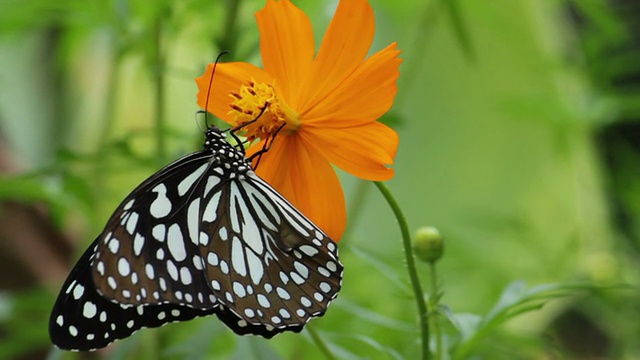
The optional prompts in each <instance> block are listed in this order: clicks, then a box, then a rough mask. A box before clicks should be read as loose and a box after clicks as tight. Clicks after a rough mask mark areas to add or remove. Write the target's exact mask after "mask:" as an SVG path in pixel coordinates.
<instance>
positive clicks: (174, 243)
mask: <svg viewBox="0 0 640 360" xmlns="http://www.w3.org/2000/svg"><path fill="white" fill-rule="evenodd" d="M210 158H211V156H210V155H208V154H204V153H196V154H192V155H190V156H188V157H185V158H183V159H181V160H178V161H177V162H175V163H173V164H171V165H169V166H168V167H167V168H168V169H169V170H170V171H160V172H159V173H158V174H157V175H155V176H153V177H151V178H149V179H148V180H147V181H145V182H144V183H143V184H142V185H140V186H139V187H138V188H137V189H136V190H134V191H133V192H132V193H131V195H130V196H129V197H127V199H125V200H124V201H123V202H122V204H121V205H120V206H119V207H118V209H117V210H116V212H115V213H114V215H113V216H112V218H111V219H110V220H109V222H108V223H107V226H106V228H105V231H104V232H103V233H102V234H101V236H100V238H99V240H100V241H99V244H98V251H97V253H96V259H95V262H94V264H93V279H94V282H95V284H96V288H97V289H98V291H99V292H100V293H101V294H102V295H103V296H105V297H107V298H109V299H112V300H114V301H116V302H118V303H120V304H131V305H141V304H159V303H173V304H183V305H186V306H189V307H192V308H197V309H211V308H214V307H216V306H217V305H218V304H217V301H216V298H215V297H214V296H213V295H212V293H211V291H210V288H209V285H208V282H207V281H206V279H205V277H204V273H203V272H202V269H203V268H202V265H203V259H202V258H200V256H198V255H197V254H198V250H197V246H198V240H199V239H198V232H197V231H195V230H197V227H198V225H199V222H198V214H197V212H196V213H194V212H193V204H194V203H197V202H198V201H199V199H200V197H199V196H198V194H197V193H196V192H195V191H194V189H195V188H197V187H198V183H199V182H201V181H202V179H203V178H204V173H205V172H206V171H207V169H208V168H209V167H211V166H212V164H211V163H210ZM210 176H213V175H210ZM194 228H195V230H194Z"/></svg>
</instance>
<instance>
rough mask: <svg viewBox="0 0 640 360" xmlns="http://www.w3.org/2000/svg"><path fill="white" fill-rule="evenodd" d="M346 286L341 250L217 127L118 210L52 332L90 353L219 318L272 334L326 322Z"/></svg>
mask: <svg viewBox="0 0 640 360" xmlns="http://www.w3.org/2000/svg"><path fill="white" fill-rule="evenodd" d="M341 281H342V265H341V264H340V262H339V260H338V254H337V247H336V244H335V243H334V242H333V241H332V240H331V239H330V238H329V237H328V236H327V235H326V234H325V233H324V232H322V230H321V229H319V228H318V227H317V226H316V225H314V224H313V223H312V222H311V221H310V220H309V219H307V218H306V217H305V216H304V215H303V214H301V213H300V212H299V211H297V210H296V209H295V207H293V206H292V205H291V204H290V203H289V202H288V201H287V200H286V199H285V198H284V197H282V196H281V195H280V194H279V193H278V192H277V191H275V190H274V189H273V188H272V187H271V186H270V185H269V184H267V183H266V182H264V180H262V179H260V178H259V177H258V176H257V175H256V174H255V172H254V171H253V170H252V168H251V163H250V162H249V160H247V159H246V157H245V154H244V149H243V148H241V147H238V148H236V147H234V146H232V145H230V144H229V143H228V142H227V141H226V139H225V137H224V133H223V132H222V131H220V130H219V129H218V128H216V127H213V126H212V127H210V128H209V129H208V130H207V133H206V141H205V145H204V149H203V150H202V151H199V152H196V153H193V154H190V155H187V156H185V157H183V158H181V159H179V160H177V161H175V162H173V163H171V164H170V165H168V166H166V167H165V168H163V169H161V170H160V171H158V172H157V173H156V174H154V175H152V176H151V177H150V178H148V179H147V180H145V181H144V182H143V183H142V184H141V185H139V186H138V187H137V188H136V189H135V190H134V191H133V192H132V193H131V194H130V195H129V196H128V197H127V198H125V200H124V201H123V202H122V203H121V204H120V205H119V206H118V208H117V209H116V211H115V212H114V214H113V215H112V216H111V218H110V219H109V221H108V223H107V225H106V226H105V229H104V231H103V232H102V233H101V234H100V235H99V236H98V238H97V239H96V240H95V241H94V243H93V244H92V245H91V246H90V247H89V249H87V251H86V252H85V253H84V255H83V256H82V257H81V259H80V260H79V261H78V263H77V264H76V266H75V267H74V269H73V270H72V272H71V274H70V275H69V277H68V279H67V281H66V282H65V284H64V285H63V288H62V290H61V292H60V295H59V297H58V300H57V301H56V304H55V306H54V309H53V312H52V315H51V320H50V326H49V331H50V335H51V338H52V340H53V342H54V344H56V345H57V346H59V347H60V348H63V349H74V350H91V349H96V348H101V347H104V346H106V345H107V344H109V343H110V342H112V341H114V340H117V339H121V338H125V337H128V336H130V335H131V334H132V333H133V332H135V331H137V330H138V329H140V328H143V327H157V326H161V325H164V324H165V323H167V322H175V321H185V320H189V319H192V318H194V317H198V316H205V315H211V314H216V315H217V316H218V317H219V318H220V319H221V320H222V321H223V322H224V323H225V324H226V325H227V326H229V327H230V328H231V329H232V330H233V331H234V332H236V333H238V334H257V335H261V336H264V337H266V338H270V337H272V336H274V335H276V334H278V333H280V332H283V331H296V332H298V331H300V330H301V329H302V327H303V326H304V325H305V324H306V323H307V322H308V321H309V320H310V319H311V318H314V317H318V316H322V315H323V314H324V312H325V311H326V308H327V307H328V306H329V304H330V302H331V301H332V300H333V299H334V298H335V297H336V296H337V293H338V291H339V290H340V287H341Z"/></svg>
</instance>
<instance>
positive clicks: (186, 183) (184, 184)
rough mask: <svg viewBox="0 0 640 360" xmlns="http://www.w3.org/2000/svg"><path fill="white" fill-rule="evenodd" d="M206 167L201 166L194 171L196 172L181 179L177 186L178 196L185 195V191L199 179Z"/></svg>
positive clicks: (206, 165) (205, 165)
mask: <svg viewBox="0 0 640 360" xmlns="http://www.w3.org/2000/svg"><path fill="white" fill-rule="evenodd" d="M208 166H209V164H208V163H206V164H202V165H200V167H199V168H197V169H196V171H194V172H192V173H191V174H189V176H187V177H186V178H184V179H182V181H180V184H178V195H180V196H183V195H184V194H186V193H187V191H189V189H191V187H192V186H193V184H194V183H195V182H196V181H197V180H198V179H199V178H200V176H202V174H203V173H204V171H205V170H206V169H207V167H208Z"/></svg>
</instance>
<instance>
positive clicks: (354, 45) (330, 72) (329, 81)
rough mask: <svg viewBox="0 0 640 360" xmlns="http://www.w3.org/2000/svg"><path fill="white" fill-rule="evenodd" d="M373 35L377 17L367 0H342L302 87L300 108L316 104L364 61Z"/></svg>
mask: <svg viewBox="0 0 640 360" xmlns="http://www.w3.org/2000/svg"><path fill="white" fill-rule="evenodd" d="M374 34H375V18H374V15H373V9H372V8H371V6H370V5H369V2H368V1H367V0H347V1H345V0H342V1H340V3H339V4H338V8H337V9H336V12H335V15H334V17H333V19H332V20H331V23H330V24H329V27H328V28H327V32H326V33H325V35H324V39H323V40H322V45H320V50H319V51H318V55H317V57H316V59H315V60H314V62H313V68H312V70H311V77H310V78H309V82H308V83H307V85H306V86H305V87H304V88H303V89H302V91H304V93H303V95H302V100H301V101H302V103H300V104H299V107H300V109H305V108H307V107H309V106H313V103H315V102H316V101H318V98H320V99H321V98H322V97H324V96H325V95H326V94H328V93H330V92H331V91H332V90H333V89H334V88H335V87H336V86H337V85H338V84H339V83H340V81H342V79H344V78H345V77H347V76H348V75H349V74H350V73H351V72H353V70H354V69H355V68H356V67H358V65H360V64H361V63H362V61H363V60H364V58H365V57H366V56H367V53H368V52H369V47H371V43H372V42H373V36H374Z"/></svg>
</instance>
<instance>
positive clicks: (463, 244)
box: [0, 0, 640, 359]
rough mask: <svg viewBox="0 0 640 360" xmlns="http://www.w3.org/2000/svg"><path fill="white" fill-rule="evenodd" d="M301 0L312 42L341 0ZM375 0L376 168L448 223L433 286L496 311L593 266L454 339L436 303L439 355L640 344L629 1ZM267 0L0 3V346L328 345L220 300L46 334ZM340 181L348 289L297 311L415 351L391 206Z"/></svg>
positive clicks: (290, 354) (192, 125) (12, 350)
mask: <svg viewBox="0 0 640 360" xmlns="http://www.w3.org/2000/svg"><path fill="white" fill-rule="evenodd" d="M294 3H295V4H296V5H297V6H299V7H300V8H302V9H303V10H304V11H305V12H306V13H307V14H308V15H309V16H310V18H311V20H312V23H313V24H314V30H315V34H316V40H317V44H319V43H320V40H321V38H322V34H323V33H324V30H325V28H326V25H327V24H328V22H329V21H330V19H331V16H332V14H333V11H334V9H335V7H336V4H337V1H312V0H297V1H294ZM370 3H371V5H372V6H373V8H374V10H375V14H376V24H377V32H376V38H375V42H374V45H373V47H372V52H375V51H377V50H380V49H382V48H383V47H384V46H386V45H387V44H389V43H391V42H392V41H397V42H398V44H399V48H400V49H401V50H402V51H403V52H402V54H401V57H402V58H403V64H402V66H401V68H400V71H401V77H400V80H399V91H398V95H397V97H396V102H395V105H394V107H393V108H392V110H391V111H390V113H389V114H388V115H387V116H385V117H384V118H383V121H385V122H387V123H388V124H390V125H391V126H393V127H394V128H395V129H396V130H397V131H398V133H399V134H400V139H401V142H400V148H399V151H398V155H397V157H396V164H395V165H394V168H395V170H396V176H395V178H394V179H393V180H391V181H390V182H389V183H388V186H389V187H390V188H391V190H392V191H393V193H394V194H395V196H396V197H397V199H398V201H399V203H400V205H401V207H402V209H403V211H404V212H405V214H406V215H407V217H408V220H409V224H410V226H411V228H412V231H413V230H415V229H417V228H418V227H420V226H424V225H430V226H436V227H437V228H438V229H439V230H440V232H441V233H442V234H443V235H444V237H445V241H446V250H445V256H444V258H443V259H442V260H441V262H440V263H439V264H438V285H439V289H440V291H441V292H442V294H443V295H442V298H441V300H440V302H441V303H442V304H443V305H445V306H446V307H447V309H448V311H450V312H451V313H455V314H458V315H460V316H461V317H460V318H461V319H462V318H465V316H464V315H465V314H467V315H469V314H477V315H479V316H485V315H487V314H488V313H489V312H490V310H491V309H492V308H493V307H494V306H495V305H494V304H496V303H497V302H498V300H499V298H500V294H501V293H502V292H503V291H504V289H505V288H506V287H507V286H508V285H509V284H512V283H513V282H515V281H523V282H524V283H526V284H528V285H529V286H537V285H541V284H549V283H559V284H566V285H567V287H569V286H570V285H569V284H588V286H587V287H588V289H587V290H583V291H575V292H570V295H568V296H563V297H561V298H558V299H555V300H551V301H546V300H547V299H544V300H543V301H539V302H537V303H536V306H533V307H532V308H535V309H533V311H530V312H527V313H526V314H523V315H522V316H517V317H515V316H514V317H513V318H511V317H510V316H508V317H507V318H509V321H506V322H505V323H504V324H500V326H497V327H494V328H491V329H489V330H487V331H486V332H482V333H481V334H478V333H476V334H475V335H476V336H475V337H474V341H471V342H467V345H466V346H467V348H466V349H465V351H460V346H462V345H460V344H462V343H464V342H465V335H464V331H462V335H461V329H460V327H458V328H456V327H455V326H452V325H451V324H450V323H449V322H448V320H447V317H445V316H439V317H438V322H439V323H440V324H441V327H442V331H443V337H444V342H445V347H451V349H450V350H449V351H447V353H450V354H451V358H474V359H564V358H567V359H637V358H640V341H638V340H639V339H640V301H639V300H640V294H639V292H638V288H637V285H638V283H639V282H640V274H639V271H638V269H639V268H640V267H639V265H640V52H639V51H640V20H639V19H640V5H638V3H637V2H635V1H630V0H590V1H579V0H573V1H568V0H567V1H561V0H493V1H461V0H455V1H454V0H431V1H420V0H406V1H402V2H400V1H393V0H370ZM263 6H264V1H257V0H256V1H254V0H245V1H239V0H236V1H234V0H227V1H216V0H188V1H174V2H169V1H166V0H161V1H155V2H146V1H141V0H133V1H126V0H95V1H79V0H63V1H57V2H52V1H48V0H23V1H15V0H0V172H1V174H2V176H1V177H0V250H1V251H0V252H1V254H0V358H16V359H18V358H21V359H39V358H45V357H46V358H49V359H83V358H89V359H93V358H109V359H138V358H147V359H154V358H175V359H182V358H189V359H227V358H231V359H251V358H255V359H278V358H285V359H316V358H317V359H322V358H324V355H323V354H322V353H321V352H320V351H319V350H318V348H317V347H316V344H315V343H314V342H313V341H312V340H311V337H310V335H309V333H308V332H306V331H304V332H303V333H302V334H283V335H280V336H278V337H276V338H275V339H273V340H270V341H267V340H264V339H259V338H241V337H237V336H235V335H234V334H232V333H231V332H230V331H229V330H227V329H226V328H225V327H224V326H223V325H221V324H220V323H219V322H218V320H217V319H216V318H215V317H211V318H205V319H198V320H194V321H191V322H187V323H181V324H171V325H168V326H165V327H163V328H160V329H156V330H145V331H142V332H139V333H137V334H136V335H135V336H133V337H132V338H130V339H127V340H124V341H120V342H118V343H116V345H114V346H111V347H110V348H109V349H107V350H105V351H101V352H99V353H95V354H90V355H87V354H80V355H78V354H71V353H64V352H61V351H58V350H55V349H53V348H52V347H51V346H50V343H49V340H48V335H47V321H48V315H49V312H50V310H51V307H52V306H53V302H54V300H55V296H56V295H57V291H58V290H59V287H60V286H61V284H62V281H63V280H64V278H65V277H66V275H67V273H68V270H69V269H70V267H71V266H72V265H73V263H74V262H75V260H76V259H77V257H78V256H79V255H80V253H81V252H82V251H83V250H84V249H85V248H86V246H87V245H88V244H89V243H90V242H91V241H92V240H93V239H94V237H95V236H96V235H97V234H98V233H99V232H100V231H101V230H102V227H103V226H104V223H105V221H106V220H107V218H108V216H109V215H110V213H111V211H113V209H114V208H115V207H116V206H117V204H118V203H119V201H120V200H121V199H123V198H124V197H125V196H126V195H127V194H128V193H129V191H131V190H132V189H133V188H134V187H135V186H136V185H137V184H138V183H139V182H140V181H142V180H143V179H144V178H145V177H147V176H149V175H150V174H152V173H153V172H154V171H155V170H157V169H159V167H160V166H162V165H164V164H166V163H168V162H169V161H171V160H173V159H175V158H177V157H179V156H181V155H183V154H185V153H187V152H191V151H194V150H196V149H198V148H199V147H200V146H201V143H202V133H201V131H200V129H199V127H198V123H199V121H198V120H197V119H194V118H195V117H194V114H195V112H196V111H197V110H198V108H197V105H196V102H195V95H196V92H197V88H196V86H195V82H194V80H193V79H194V78H195V77H196V76H200V75H201V74H202V72H203V70H204V67H205V66H206V64H207V63H209V62H211V61H212V60H213V59H215V56H216V55H217V54H218V53H219V52H220V51H221V50H224V49H228V50H231V51H232V53H231V55H229V56H228V57H227V58H225V59H224V61H231V60H240V61H248V62H253V63H255V64H258V65H259V59H260V57H259V51H258V32H257V26H256V24H255V19H254V17H253V14H254V13H255V12H256V11H257V10H259V9H260V8H262V7H263ZM341 179H342V180H343V185H344V187H345V192H346V196H347V204H348V209H349V220H348V229H347V232H346V234H345V237H344V238H343V239H342V241H341V242H340V250H341V258H342V262H343V263H344V265H345V279H344V284H343V285H344V286H343V290H342V291H341V294H340V296H339V297H338V299H337V300H336V301H335V302H334V303H333V304H332V306H331V308H330V310H329V311H328V312H327V314H326V315H325V316H324V317H323V318H321V319H318V320H315V321H313V322H312V323H311V324H310V326H313V327H314V329H315V330H317V332H318V333H319V334H320V336H321V337H322V338H323V339H324V341H325V342H326V343H327V344H328V346H329V348H330V349H332V351H333V352H334V354H335V355H336V357H337V358H341V359H343V358H344V359H357V358H371V359H402V358H406V359H413V358H417V356H418V354H419V349H420V347H419V333H418V326H417V323H418V322H417V315H416V310H415V302H414V300H413V293H412V292H411V291H410V287H409V285H408V276H407V273H406V269H405V262H404V258H403V252H402V243H401V240H400V233H399V230H398V227H397V223H396V221H395V218H394V217H393V216H392V213H391V210H390V209H389V207H388V206H387V205H386V203H385V201H384V199H383V198H382V197H381V195H380V194H379V193H378V192H377V190H376V188H375V186H373V185H372V184H370V183H366V182H362V181H360V180H357V179H354V178H352V177H351V176H349V175H346V174H341ZM419 271H420V276H421V278H422V280H423V283H424V285H425V289H426V288H427V286H426V285H427V284H428V281H429V272H428V267H427V265H426V264H423V263H421V264H420V265H419ZM519 284H521V283H519ZM620 285H625V286H620ZM626 285H629V286H626ZM560 286H564V285H560ZM542 304H544V306H542V307H541V308H540V309H538V307H540V306H541V305H542ZM469 316H471V315H469ZM456 349H457V351H456ZM445 358H446V357H445Z"/></svg>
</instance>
